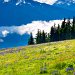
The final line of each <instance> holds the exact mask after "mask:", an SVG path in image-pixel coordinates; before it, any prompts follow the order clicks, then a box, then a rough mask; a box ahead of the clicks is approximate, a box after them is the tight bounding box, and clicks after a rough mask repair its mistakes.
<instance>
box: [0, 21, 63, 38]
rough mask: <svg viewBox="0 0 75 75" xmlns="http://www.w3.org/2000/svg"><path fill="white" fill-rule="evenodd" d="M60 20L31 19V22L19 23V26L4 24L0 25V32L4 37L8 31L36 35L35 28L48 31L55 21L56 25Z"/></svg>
mask: <svg viewBox="0 0 75 75" xmlns="http://www.w3.org/2000/svg"><path fill="white" fill-rule="evenodd" d="M61 22H62V20H53V21H48V22H47V21H32V23H29V24H26V25H21V26H10V27H8V26H5V27H0V32H2V35H3V37H6V36H7V34H9V33H18V34H20V35H23V34H25V33H28V34H30V33H31V32H32V33H33V36H34V37H35V36H36V33H37V30H38V29H40V30H44V31H45V32H50V28H51V26H53V25H54V23H56V25H58V24H61Z"/></svg>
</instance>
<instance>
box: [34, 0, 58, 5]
mask: <svg viewBox="0 0 75 75" xmlns="http://www.w3.org/2000/svg"><path fill="white" fill-rule="evenodd" d="M33 1H37V2H40V3H46V4H49V5H53V4H54V3H56V2H57V1H58V0H33Z"/></svg>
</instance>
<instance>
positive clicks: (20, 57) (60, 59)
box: [0, 40, 75, 75]
mask: <svg viewBox="0 0 75 75" xmlns="http://www.w3.org/2000/svg"><path fill="white" fill-rule="evenodd" d="M74 73H75V40H66V41H61V42H54V43H46V44H40V45H33V46H26V47H19V48H10V49H6V50H1V51H0V75H41V74H42V75H74Z"/></svg>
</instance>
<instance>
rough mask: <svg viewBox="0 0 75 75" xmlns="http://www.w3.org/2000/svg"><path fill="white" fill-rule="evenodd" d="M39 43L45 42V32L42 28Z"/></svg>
mask: <svg viewBox="0 0 75 75" xmlns="http://www.w3.org/2000/svg"><path fill="white" fill-rule="evenodd" d="M41 43H46V34H45V32H44V30H43V32H42V36H41Z"/></svg>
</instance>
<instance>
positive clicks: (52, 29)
mask: <svg viewBox="0 0 75 75" xmlns="http://www.w3.org/2000/svg"><path fill="white" fill-rule="evenodd" d="M50 38H51V39H50V41H51V42H52V41H54V27H53V26H52V27H51V32H50Z"/></svg>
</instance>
